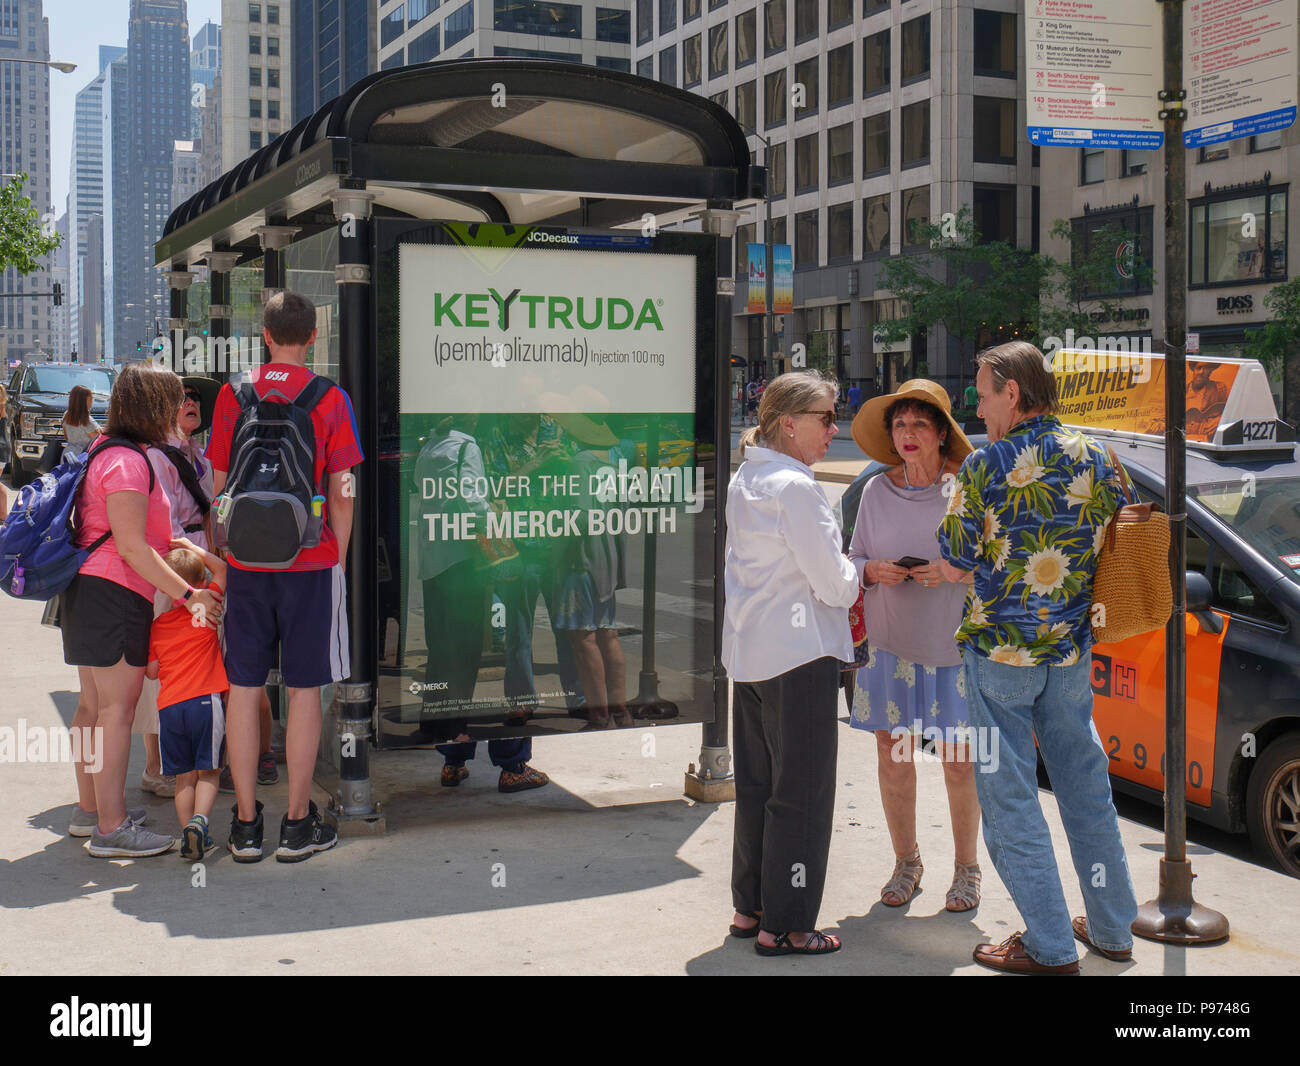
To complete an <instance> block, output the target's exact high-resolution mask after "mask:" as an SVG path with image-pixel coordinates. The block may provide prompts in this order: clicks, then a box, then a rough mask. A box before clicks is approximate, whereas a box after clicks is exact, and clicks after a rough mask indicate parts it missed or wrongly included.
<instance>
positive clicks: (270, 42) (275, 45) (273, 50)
mask: <svg viewBox="0 0 1300 1066" xmlns="http://www.w3.org/2000/svg"><path fill="white" fill-rule="evenodd" d="M266 54H267V55H269V56H278V55H279V54H280V38H279V37H268V38H267V39H266Z"/></svg>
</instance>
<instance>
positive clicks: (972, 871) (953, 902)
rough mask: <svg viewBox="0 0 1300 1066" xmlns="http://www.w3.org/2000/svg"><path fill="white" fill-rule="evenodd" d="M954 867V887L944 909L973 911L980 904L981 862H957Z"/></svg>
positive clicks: (949, 893)
mask: <svg viewBox="0 0 1300 1066" xmlns="http://www.w3.org/2000/svg"><path fill="white" fill-rule="evenodd" d="M953 867H954V871H953V875H952V887H951V888H949V889H948V901H947V903H945V904H944V909H945V910H949V911H952V912H954V913H960V912H962V911H973V910H974V909H975V908H976V907H978V906H979V905H980V864H979V863H977V862H957V863H953Z"/></svg>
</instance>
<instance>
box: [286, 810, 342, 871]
mask: <svg viewBox="0 0 1300 1066" xmlns="http://www.w3.org/2000/svg"><path fill="white" fill-rule="evenodd" d="M338 842H339V835H338V833H337V832H336V831H335V830H334V827H333V826H330V825H326V824H325V823H324V822H322V821H321V818H320V811H318V810H317V809H316V804H314V803H309V804H308V810H307V817H306V818H304V819H302V820H301V821H300V822H298V823H297V824H296V825H291V824H290V823H289V816H288V815H287V814H286V815H285V816H284V817H283V818H281V819H280V846H279V847H278V848H276V849H275V861H276V862H302V861H303V860H304V859H310V858H311V857H312V856H313V855H314V854H315V853H316V852H318V851H329V849H330V848H332V847H333V846H334V845H335V844H337V843H338Z"/></svg>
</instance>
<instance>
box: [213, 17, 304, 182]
mask: <svg viewBox="0 0 1300 1066" xmlns="http://www.w3.org/2000/svg"><path fill="white" fill-rule="evenodd" d="M292 31H293V11H292V6H291V4H290V0H274V2H273V0H222V4H221V167H222V170H223V171H226V170H229V169H231V168H232V167H234V166H235V165H236V164H238V163H239V162H240V161H241V160H242V159H245V158H247V156H248V155H249V153H251V152H255V151H257V149H259V148H261V147H262V146H263V145H266V144H270V143H271V141H273V140H275V139H276V137H278V136H280V134H281V133H283V132H284V131H285V130H287V129H289V127H290V126H291V125H293V123H292V121H291V115H290V112H291V110H292V101H293V82H292V81H291V80H290V78H291V75H292V72H293V62H292V55H293V48H292V44H293V38H292V36H291V35H292Z"/></svg>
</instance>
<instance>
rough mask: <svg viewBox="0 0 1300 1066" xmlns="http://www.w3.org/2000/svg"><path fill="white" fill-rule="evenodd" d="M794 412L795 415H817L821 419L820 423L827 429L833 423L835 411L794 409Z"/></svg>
mask: <svg viewBox="0 0 1300 1066" xmlns="http://www.w3.org/2000/svg"><path fill="white" fill-rule="evenodd" d="M795 414H797V415H817V416H818V417H819V418H820V419H821V423H822V425H823V426H825V427H826V428H827V429H830V428H831V426H833V425H835V412H834V411H796V412H795Z"/></svg>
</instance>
